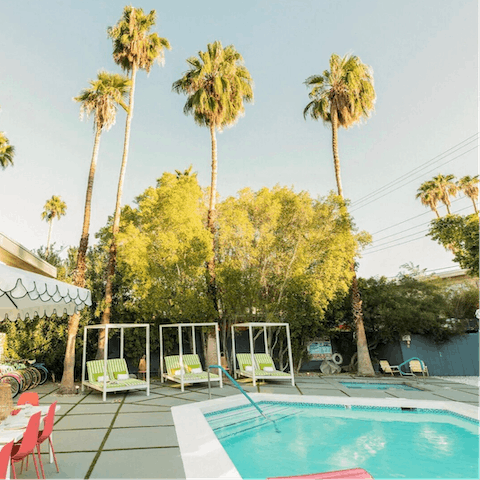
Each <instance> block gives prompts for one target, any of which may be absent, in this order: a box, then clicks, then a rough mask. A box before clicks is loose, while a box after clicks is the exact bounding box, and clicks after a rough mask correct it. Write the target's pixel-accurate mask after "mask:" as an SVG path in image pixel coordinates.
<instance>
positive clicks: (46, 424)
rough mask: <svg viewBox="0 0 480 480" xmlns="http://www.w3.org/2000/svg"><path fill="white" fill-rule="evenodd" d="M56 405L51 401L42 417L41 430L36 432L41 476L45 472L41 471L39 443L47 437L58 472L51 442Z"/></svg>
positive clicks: (58, 471)
mask: <svg viewBox="0 0 480 480" xmlns="http://www.w3.org/2000/svg"><path fill="white" fill-rule="evenodd" d="M56 406H57V402H53V403H52V404H51V405H50V408H49V409H48V413H47V415H46V416H45V418H44V419H43V430H41V431H40V432H38V439H37V453H38V459H39V460H40V468H41V469H42V475H43V478H45V472H44V471H43V463H42V455H41V453H40V445H41V444H42V443H43V442H44V441H45V440H46V439H47V438H48V441H49V443H50V448H51V449H52V453H53V459H54V460H55V466H56V467H57V473H60V470H59V469H58V463H57V457H56V456H55V450H54V449H53V442H52V432H53V423H54V422H55V408H56Z"/></svg>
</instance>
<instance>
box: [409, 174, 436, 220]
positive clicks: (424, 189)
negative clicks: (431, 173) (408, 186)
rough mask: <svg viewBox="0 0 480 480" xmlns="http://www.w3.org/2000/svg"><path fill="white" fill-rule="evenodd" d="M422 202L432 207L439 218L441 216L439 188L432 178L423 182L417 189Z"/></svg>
mask: <svg viewBox="0 0 480 480" xmlns="http://www.w3.org/2000/svg"><path fill="white" fill-rule="evenodd" d="M415 198H419V199H420V201H421V202H422V205H425V206H427V207H430V208H431V209H432V210H433V211H434V212H435V215H436V216H437V218H440V214H439V213H438V209H437V204H438V202H439V198H438V190H437V188H436V186H435V183H434V182H433V181H432V180H429V181H428V182H423V183H422V184H421V185H420V188H419V189H418V190H417V196H416V197H415Z"/></svg>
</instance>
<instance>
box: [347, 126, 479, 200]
mask: <svg viewBox="0 0 480 480" xmlns="http://www.w3.org/2000/svg"><path fill="white" fill-rule="evenodd" d="M477 135H478V132H477V133H475V134H474V135H472V136H471V137H468V138H466V139H465V140H463V141H461V142H460V143H457V144H456V145H454V146H453V147H451V148H449V149H448V150H445V151H444V152H442V153H440V154H439V155H437V156H436V157H434V158H433V159H431V160H428V161H427V162H425V163H422V165H419V166H418V167H416V168H414V169H413V170H410V172H407V173H405V174H403V175H401V176H400V177H398V178H397V179H395V180H392V181H391V182H390V183H387V184H386V185H384V186H383V187H381V188H380V189H377V190H375V191H373V192H371V193H369V194H367V195H365V196H363V197H361V198H359V199H358V200H355V201H354V202H352V207H353V206H355V205H356V204H358V203H363V201H364V200H366V199H367V198H369V197H371V196H372V195H376V194H377V193H380V192H381V191H382V190H385V189H386V188H388V187H390V186H392V185H394V184H395V183H398V182H400V181H402V180H404V179H405V178H408V177H409V176H411V175H413V174H415V172H416V171H417V170H423V169H424V168H427V167H428V166H429V164H431V163H436V162H439V161H440V160H443V158H438V157H443V156H444V155H445V156H449V155H451V154H452V153H455V152H456V151H458V150H461V149H462V148H464V147H466V146H467V145H468V144H470V143H472V142H474V141H476V140H477V139H474V138H473V137H476V136H477ZM472 139H473V140H472ZM465 142H467V143H466V144H465V145H462V146H461V147H459V145H461V144H462V143H465ZM456 147H459V148H457V149H456V150H454V151H453V152H450V150H453V149H454V148H456ZM447 152H450V153H449V154H448V155H446V154H447Z"/></svg>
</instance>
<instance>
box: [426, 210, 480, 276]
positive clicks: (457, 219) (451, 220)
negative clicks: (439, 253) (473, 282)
mask: <svg viewBox="0 0 480 480" xmlns="http://www.w3.org/2000/svg"><path fill="white" fill-rule="evenodd" d="M478 228H479V225H478V215H477V214H473V213H472V214H471V215H466V216H462V215H448V216H445V217H442V218H437V219H435V220H432V222H431V223H430V230H429V232H428V234H427V235H429V236H431V237H432V239H433V240H436V241H437V242H438V243H439V244H440V245H443V246H444V247H445V248H447V249H449V250H451V251H452V252H453V254H454V258H453V261H454V262H457V263H458V264H459V265H460V266H461V267H462V268H466V269H467V270H468V271H469V273H470V274H471V275H473V276H476V277H478V274H479V241H478Z"/></svg>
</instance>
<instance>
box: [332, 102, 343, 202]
mask: <svg viewBox="0 0 480 480" xmlns="http://www.w3.org/2000/svg"><path fill="white" fill-rule="evenodd" d="M331 115H332V150H333V165H334V167H335V179H336V181H337V190H338V194H339V195H340V196H341V197H342V198H343V190H342V177H341V175H340V158H339V156H338V114H337V110H336V109H335V108H332V113H331Z"/></svg>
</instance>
